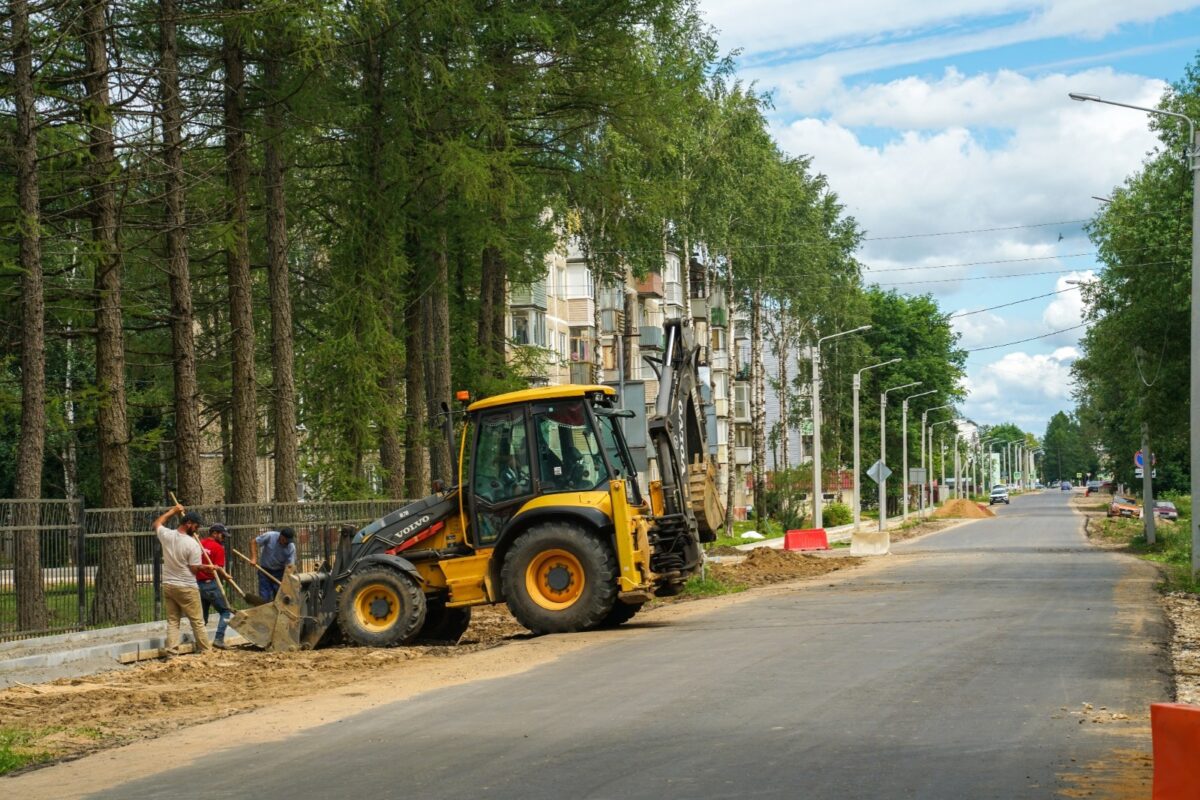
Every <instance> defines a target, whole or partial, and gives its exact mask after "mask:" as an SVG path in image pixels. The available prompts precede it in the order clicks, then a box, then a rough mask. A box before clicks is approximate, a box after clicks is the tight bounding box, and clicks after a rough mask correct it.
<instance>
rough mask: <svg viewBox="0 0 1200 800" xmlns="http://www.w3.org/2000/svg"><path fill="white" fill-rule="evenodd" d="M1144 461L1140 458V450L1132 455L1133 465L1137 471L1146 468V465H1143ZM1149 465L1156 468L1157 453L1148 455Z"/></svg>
mask: <svg viewBox="0 0 1200 800" xmlns="http://www.w3.org/2000/svg"><path fill="white" fill-rule="evenodd" d="M1145 461H1146V459H1144V458H1142V451H1141V450H1138V451H1137V452H1136V453H1134V454H1133V465H1134V466H1135V467H1137V468H1138V469H1141V468H1142V467H1144V466H1146V464H1145V463H1144V462H1145ZM1150 464H1151V465H1152V466H1155V467H1157V466H1158V453H1151V454H1150Z"/></svg>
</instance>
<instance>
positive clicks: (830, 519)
mask: <svg viewBox="0 0 1200 800" xmlns="http://www.w3.org/2000/svg"><path fill="white" fill-rule="evenodd" d="M821 517H822V518H823V519H824V521H825V524H824V526H823V527H826V528H836V527H837V526H839V525H849V524H850V523H851V522H853V521H854V515H853V514H851V513H850V506H848V505H846V504H845V503H828V504H826V505H824V506H822V507H821Z"/></svg>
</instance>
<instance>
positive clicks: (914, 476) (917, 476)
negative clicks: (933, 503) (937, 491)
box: [908, 467, 925, 483]
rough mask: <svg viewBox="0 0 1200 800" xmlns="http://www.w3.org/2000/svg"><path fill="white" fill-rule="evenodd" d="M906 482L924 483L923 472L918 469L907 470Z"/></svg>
mask: <svg viewBox="0 0 1200 800" xmlns="http://www.w3.org/2000/svg"><path fill="white" fill-rule="evenodd" d="M908 482H909V483H924V482H925V470H923V469H921V468H920V467H909V468H908Z"/></svg>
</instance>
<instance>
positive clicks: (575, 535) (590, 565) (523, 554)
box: [501, 522, 617, 633]
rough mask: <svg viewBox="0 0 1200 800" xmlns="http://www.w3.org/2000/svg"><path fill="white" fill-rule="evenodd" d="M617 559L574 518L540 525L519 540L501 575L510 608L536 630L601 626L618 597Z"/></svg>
mask: <svg viewBox="0 0 1200 800" xmlns="http://www.w3.org/2000/svg"><path fill="white" fill-rule="evenodd" d="M616 578H617V559H616V556H615V555H614V554H613V552H612V550H611V549H610V548H609V547H608V546H607V545H605V544H604V543H603V542H602V541H600V539H598V538H597V537H596V536H593V535H589V534H588V532H587V531H585V530H583V529H582V528H580V527H579V526H578V525H574V524H571V523H569V522H548V523H543V524H541V525H535V526H534V527H532V528H530V529H529V530H528V531H526V532H525V533H523V534H521V536H520V538H518V539H517V541H516V542H514V543H513V546H512V549H511V550H509V551H508V555H507V557H506V558H505V559H504V569H503V570H502V572H501V579H502V581H503V585H504V598H505V600H506V601H507V602H508V608H509V610H510V611H511V612H512V614H513V616H514V617H516V618H517V622H520V623H521V624H522V625H524V626H525V627H526V628H529V630H531V631H533V632H534V633H569V632H573V631H582V630H587V629H588V628H594V627H596V626H598V625H600V624H601V623H602V622H603V621H604V619H605V617H606V616H607V615H608V613H609V612H610V611H611V610H612V607H613V603H614V602H615V601H616V598H617V582H616Z"/></svg>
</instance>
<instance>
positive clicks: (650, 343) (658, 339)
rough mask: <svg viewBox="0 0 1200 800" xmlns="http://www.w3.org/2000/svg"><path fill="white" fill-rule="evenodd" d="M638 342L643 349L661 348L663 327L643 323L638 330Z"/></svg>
mask: <svg viewBox="0 0 1200 800" xmlns="http://www.w3.org/2000/svg"><path fill="white" fill-rule="evenodd" d="M638 333H639V336H638V344H639V346H640V347H641V349H643V350H662V349H663V329H662V328H660V327H658V326H657V325H643V326H642V327H641V328H640V329H639V330H638Z"/></svg>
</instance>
